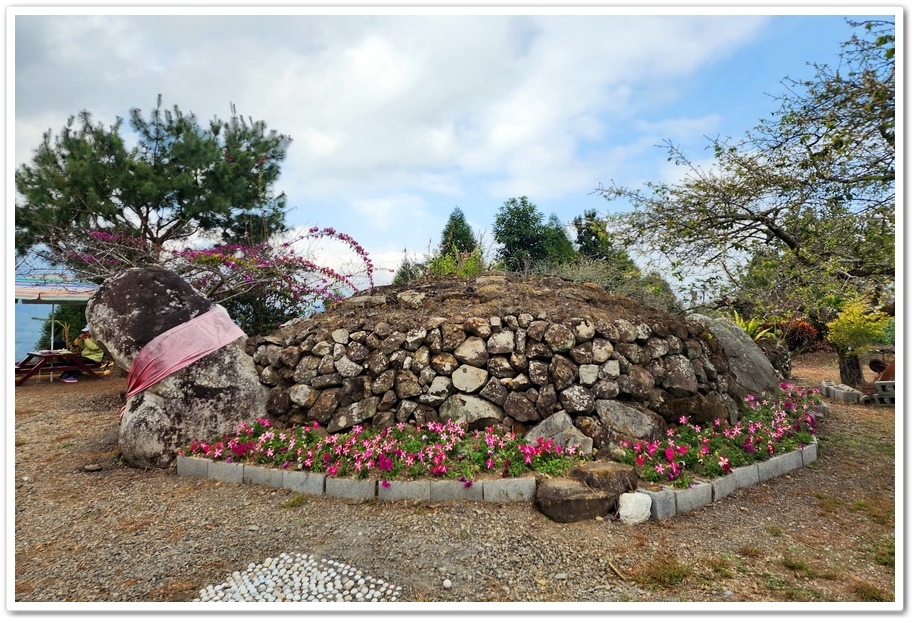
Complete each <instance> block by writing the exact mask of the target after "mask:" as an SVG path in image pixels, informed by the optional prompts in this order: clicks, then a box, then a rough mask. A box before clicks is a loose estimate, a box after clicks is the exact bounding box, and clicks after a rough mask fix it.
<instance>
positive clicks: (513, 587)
mask: <svg viewBox="0 0 916 623" xmlns="http://www.w3.org/2000/svg"><path fill="white" fill-rule="evenodd" d="M814 363H817V362H814ZM828 363H829V362H828ZM825 369H826V370H828V373H829V370H830V368H829V366H827V367H826V368H825ZM796 370H799V372H797V373H796V374H800V375H805V374H808V375H816V374H818V373H819V372H820V371H821V369H820V368H811V369H806V368H804V367H802V366H800V365H799V364H796ZM795 382H797V383H800V384H811V385H815V384H817V383H819V379H818V378H816V377H814V376H811V377H808V378H805V377H804V376H801V377H800V378H799V379H797V380H795ZM123 388H124V379H119V378H113V377H106V378H104V379H102V380H82V381H80V382H79V383H73V384H62V383H59V382H53V383H52V382H48V380H47V378H45V380H44V381H30V382H29V383H27V384H25V385H23V386H22V387H17V388H16V389H15V410H16V420H15V601H13V599H12V596H9V597H8V608H10V609H13V610H17V609H24V610H29V609H34V607H35V606H37V605H40V604H42V603H57V602H87V603H89V604H90V605H91V604H92V603H96V602H125V603H126V604H127V605H128V606H132V607H138V608H141V609H142V608H143V607H149V606H150V605H151V602H155V603H161V602H191V601H192V600H195V599H198V598H199V597H200V591H201V589H203V588H205V587H207V586H209V585H215V584H219V583H220V582H223V581H224V580H225V579H226V578H227V577H228V576H229V575H230V574H232V573H233V572H234V571H243V570H245V569H247V568H248V567H249V565H252V564H258V563H261V562H262V561H264V560H265V559H267V558H271V557H277V556H280V555H281V554H284V553H290V554H296V553H301V554H304V555H310V556H312V557H314V558H315V559H326V560H328V561H329V564H330V563H335V564H342V565H350V566H352V567H353V568H355V569H358V570H359V571H360V572H361V573H362V574H364V575H366V576H371V577H372V578H374V579H376V580H378V581H380V582H384V583H387V584H390V585H392V586H397V587H399V588H400V593H399V595H398V601H399V602H411V603H416V602H426V603H432V604H439V606H437V607H441V604H442V603H443V602H482V603H489V604H495V603H497V602H501V603H504V604H519V605H520V607H521V604H529V605H530V604H531V603H533V602H553V603H554V607H562V606H563V604H567V605H569V604H576V605H579V606H581V605H583V604H585V605H587V606H588V607H589V608H594V609H595V610H602V611H603V610H614V609H615V607H622V606H621V605H622V604H628V606H627V608H630V607H632V606H633V604H637V605H638V604H642V605H645V606H647V607H648V606H651V604H652V603H655V604H665V603H671V602H697V603H706V604H713V603H714V604H715V607H716V608H717V609H721V608H722V607H723V606H724V605H731V606H734V607H735V608H736V609H742V607H743V606H742V604H744V605H746V604H748V603H758V604H759V603H770V604H776V603H778V602H796V605H798V606H799V609H804V608H808V607H811V608H812V609H814V610H816V609H817V605H818V604H821V605H823V604H824V603H826V602H855V603H856V604H858V606H852V608H854V609H856V608H857V607H862V608H864V609H870V608H875V609H876V610H888V609H891V610H893V609H895V607H897V606H898V605H899V603H900V602H899V601H898V602H896V603H895V597H897V598H898V599H902V598H901V597H899V595H901V593H900V586H899V585H898V584H897V582H898V581H902V578H901V577H899V576H898V570H897V567H899V565H896V566H895V564H894V563H895V559H894V543H895V497H896V496H895V477H894V469H895V462H894V447H895V446H894V410H893V409H890V408H887V407H871V408H866V407H848V406H844V405H839V404H831V405H830V407H831V414H830V416H828V417H826V418H825V419H824V421H823V426H822V430H821V432H820V434H819V437H820V441H821V446H820V449H819V455H818V460H817V461H816V462H815V463H814V464H813V465H811V466H809V467H808V468H806V469H804V470H799V471H798V472H794V473H792V474H789V475H787V476H785V477H782V478H779V479H776V480H774V481H770V482H767V483H763V484H761V485H758V486H756V487H752V488H748V489H743V490H740V491H738V492H737V493H736V494H734V495H733V496H731V497H729V498H727V499H726V500H723V501H722V502H719V503H717V504H714V505H712V506H708V507H706V508H704V509H701V510H699V511H695V512H693V513H690V514H687V515H681V516H677V517H675V518H672V519H669V520H667V521H664V522H648V523H643V524H639V525H635V526H627V525H624V524H622V523H621V522H619V521H616V520H614V518H613V517H603V518H596V519H595V520H590V521H585V522H579V523H575V524H557V523H554V522H552V521H551V520H549V519H547V518H546V517H545V516H543V515H541V514H540V513H538V512H537V511H536V510H535V509H534V508H533V506H531V505H529V504H509V505H493V504H487V503H469V502H459V503H447V504H415V503H408V502H378V501H375V502H370V503H348V502H347V501H344V500H335V499H327V498H322V497H309V498H303V497H302V496H296V495H295V494H293V493H291V492H289V491H284V490H275V489H271V488H268V487H263V486H253V485H237V484H225V483H219V482H216V481H210V480H202V479H195V478H190V477H179V476H177V475H176V473H175V472H174V469H172V470H167V471H159V470H151V471H144V470H137V469H133V468H129V467H126V466H124V465H123V464H121V463H120V462H119V460H118V454H117V413H118V408H119V406H120V401H119V397H118V393H119V392H120V391H122V390H123ZM675 572H677V573H675ZM875 602H881V603H875ZM431 607H432V606H431Z"/></svg>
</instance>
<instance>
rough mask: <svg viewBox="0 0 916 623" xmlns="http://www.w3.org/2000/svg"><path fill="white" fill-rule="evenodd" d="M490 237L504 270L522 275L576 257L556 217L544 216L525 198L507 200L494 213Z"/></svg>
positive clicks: (570, 242) (563, 228)
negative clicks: (497, 248) (498, 245)
mask: <svg viewBox="0 0 916 623" xmlns="http://www.w3.org/2000/svg"><path fill="white" fill-rule="evenodd" d="M493 238H494V239H495V240H496V242H497V243H498V244H500V245H501V248H500V249H499V251H498V254H499V259H500V261H501V262H502V265H503V266H504V267H505V268H506V270H510V271H516V272H525V271H529V270H531V269H533V268H534V267H535V266H537V265H539V264H543V263H550V264H562V263H564V262H568V261H571V260H572V259H573V258H575V256H576V251H575V248H574V247H573V245H572V241H571V240H570V239H569V236H568V235H567V234H566V228H565V227H564V226H563V224H562V223H561V222H560V219H559V217H557V216H556V215H555V214H551V215H550V217H549V218H548V219H547V222H546V223H545V222H544V215H543V214H541V212H539V211H538V209H537V206H536V205H534V204H533V203H530V202H529V201H528V198H527V197H514V198H512V199H509V200H508V201H506V202H505V203H504V204H503V205H502V207H501V208H500V209H499V211H498V212H497V214H496V220H495V222H494V225H493Z"/></svg>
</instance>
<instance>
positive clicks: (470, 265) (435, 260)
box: [426, 245, 487, 279]
mask: <svg viewBox="0 0 916 623" xmlns="http://www.w3.org/2000/svg"><path fill="white" fill-rule="evenodd" d="M486 270H487V264H486V261H485V260H484V257H483V250H482V249H481V247H480V245H477V246H475V247H474V248H473V249H472V250H471V251H470V252H466V251H459V250H458V249H457V248H453V249H452V250H451V252H449V253H439V254H437V255H435V256H433V257H432V258H431V259H430V260H429V261H428V262H427V263H426V271H427V273H428V274H429V275H431V276H433V277H446V276H448V275H455V276H456V277H460V278H461V279H467V278H469V277H476V276H477V275H480V274H482V273H483V272H485V271H486Z"/></svg>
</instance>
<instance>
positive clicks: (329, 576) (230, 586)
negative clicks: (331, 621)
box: [192, 554, 401, 602]
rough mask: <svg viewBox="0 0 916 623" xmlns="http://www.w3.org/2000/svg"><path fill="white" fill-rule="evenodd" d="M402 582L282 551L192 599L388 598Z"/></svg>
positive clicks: (397, 593) (396, 593) (395, 594)
mask: <svg viewBox="0 0 916 623" xmlns="http://www.w3.org/2000/svg"><path fill="white" fill-rule="evenodd" d="M400 594H401V587H400V586H392V585H390V584H388V583H386V582H383V581H381V580H377V579H375V578H371V577H365V576H363V575H362V574H361V573H359V572H358V571H357V570H355V569H353V568H352V567H350V566H349V565H345V564H343V563H340V562H336V561H333V560H327V559H324V558H322V559H321V561H320V562H319V561H316V560H315V559H314V558H313V557H312V556H310V555H308V554H280V555H279V556H277V557H275V558H267V559H265V560H264V562H262V563H261V564H254V563H252V564H250V565H248V569H247V570H246V571H234V572H233V573H232V574H231V575H228V576H226V579H225V580H224V581H223V582H222V583H221V584H216V585H212V584H211V585H210V586H207V587H206V588H203V589H201V591H200V596H199V597H198V598H197V599H193V600H192V601H195V602H198V601H208V602H215V601H222V602H242V601H244V602H388V601H397V600H398V597H399V596H400Z"/></svg>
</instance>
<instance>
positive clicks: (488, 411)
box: [439, 394, 505, 430]
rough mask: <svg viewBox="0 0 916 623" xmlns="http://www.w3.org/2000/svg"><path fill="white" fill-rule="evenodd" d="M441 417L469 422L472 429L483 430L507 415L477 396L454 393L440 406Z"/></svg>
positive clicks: (495, 424) (496, 423)
mask: <svg viewBox="0 0 916 623" xmlns="http://www.w3.org/2000/svg"><path fill="white" fill-rule="evenodd" d="M439 417H441V418H442V419H443V420H447V419H450V420H453V421H455V422H467V423H468V428H469V429H470V430H482V429H484V428H486V427H487V426H497V425H498V424H499V423H500V422H501V421H502V419H503V417H505V412H504V411H503V410H502V409H501V408H500V407H499V406H497V405H495V404H493V403H492V402H489V401H487V400H484V399H482V398H479V397H477V396H473V395H470V394H453V395H451V396H449V397H448V398H447V399H446V400H445V402H444V403H442V406H441V407H439Z"/></svg>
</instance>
